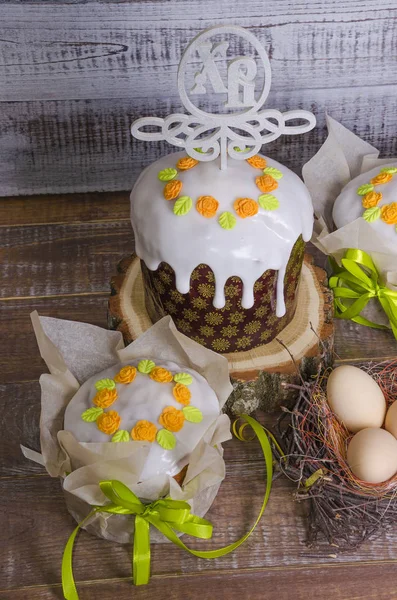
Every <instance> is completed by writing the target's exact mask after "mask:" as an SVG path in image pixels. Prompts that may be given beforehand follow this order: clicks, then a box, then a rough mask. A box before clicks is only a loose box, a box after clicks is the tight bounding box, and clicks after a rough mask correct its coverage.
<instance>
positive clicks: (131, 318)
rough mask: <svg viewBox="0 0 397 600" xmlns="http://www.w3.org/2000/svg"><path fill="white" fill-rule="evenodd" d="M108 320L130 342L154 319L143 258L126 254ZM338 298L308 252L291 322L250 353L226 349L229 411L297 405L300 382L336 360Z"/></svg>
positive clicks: (116, 277)
mask: <svg viewBox="0 0 397 600" xmlns="http://www.w3.org/2000/svg"><path fill="white" fill-rule="evenodd" d="M111 290H112V291H111V296H110V298H109V308H108V325H109V328H110V329H117V330H119V331H121V333H122V334H123V338H124V341H125V343H126V344H129V343H130V342H132V341H133V340H135V339H136V338H137V337H139V335H141V334H142V333H143V332H144V331H146V329H148V328H149V327H150V326H151V325H152V322H151V320H150V318H149V315H148V313H147V310H146V307H145V291H144V286H143V280H142V273H141V267H140V260H139V258H138V257H137V256H136V255H132V256H128V257H126V258H124V259H123V260H122V261H121V262H120V263H119V265H118V274H117V275H116V276H115V277H113V279H112V281H111ZM333 343H334V326H333V297H332V292H331V291H330V290H329V288H328V287H327V276H326V273H325V271H324V270H323V269H320V268H319V267H316V266H315V265H314V264H313V259H312V257H311V256H310V255H308V254H306V255H305V260H304V264H303V269H302V276H301V282H300V286H299V292H298V304H297V309H296V312H295V316H294V318H293V320H292V321H291V323H290V324H289V325H288V326H287V327H286V328H285V329H284V330H283V331H282V332H281V333H280V335H279V336H278V337H277V338H276V339H274V340H273V341H271V342H270V343H268V344H264V345H263V346H260V347H258V348H254V349H252V350H249V351H245V352H233V353H229V354H225V355H224V356H226V358H227V359H228V362H229V371H230V378H231V381H232V384H233V393H232V394H231V396H230V398H229V399H228V401H227V403H226V405H225V410H226V412H228V413H229V414H230V415H232V416H235V415H238V414H241V413H248V414H249V413H252V412H253V411H255V410H257V409H261V410H264V411H265V412H273V411H275V410H277V409H279V408H280V406H288V407H291V406H292V405H293V403H294V400H295V398H296V389H295V388H294V386H295V385H297V384H300V383H301V380H302V378H303V379H304V380H307V379H308V378H310V377H311V376H313V375H315V374H316V373H317V372H318V371H319V370H321V369H326V368H328V367H329V366H331V365H332V362H333Z"/></svg>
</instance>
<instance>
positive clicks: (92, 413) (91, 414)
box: [81, 406, 103, 423]
mask: <svg viewBox="0 0 397 600" xmlns="http://www.w3.org/2000/svg"><path fill="white" fill-rule="evenodd" d="M102 413H103V408H100V407H99V406H93V407H92V408H87V410H85V411H84V412H83V413H82V415H81V418H82V419H83V421H85V422H86V423H94V422H95V421H96V420H97V418H98V417H99V415H101V414H102Z"/></svg>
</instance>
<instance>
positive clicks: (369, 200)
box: [333, 162, 397, 254]
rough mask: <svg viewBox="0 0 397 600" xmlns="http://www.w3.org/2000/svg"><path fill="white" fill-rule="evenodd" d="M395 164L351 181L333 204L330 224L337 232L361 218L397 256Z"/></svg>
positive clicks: (396, 183) (396, 179) (371, 171)
mask: <svg viewBox="0 0 397 600" xmlns="http://www.w3.org/2000/svg"><path fill="white" fill-rule="evenodd" d="M396 196H397V163H396V162H394V163H390V164H384V165H382V166H378V167H375V168H374V169H371V170H370V171H367V172H366V173H362V174H361V175H359V176H358V177H355V178H354V179H352V181H350V182H349V183H348V184H347V185H346V186H345V187H344V188H343V190H342V191H341V193H340V194H339V196H338V198H337V199H336V200H335V204H334V208H333V220H334V222H335V225H336V226H337V227H338V229H339V228H341V227H344V226H345V225H348V224H349V223H351V222H352V221H355V220H356V219H358V218H360V217H362V218H363V219H365V220H366V221H367V222H368V223H370V225H371V227H373V230H374V232H375V233H376V234H377V236H379V237H380V238H381V239H382V242H383V244H384V245H385V246H386V247H387V250H388V251H389V252H391V253H392V254H397V244H396V242H397V229H396V228H397V202H396Z"/></svg>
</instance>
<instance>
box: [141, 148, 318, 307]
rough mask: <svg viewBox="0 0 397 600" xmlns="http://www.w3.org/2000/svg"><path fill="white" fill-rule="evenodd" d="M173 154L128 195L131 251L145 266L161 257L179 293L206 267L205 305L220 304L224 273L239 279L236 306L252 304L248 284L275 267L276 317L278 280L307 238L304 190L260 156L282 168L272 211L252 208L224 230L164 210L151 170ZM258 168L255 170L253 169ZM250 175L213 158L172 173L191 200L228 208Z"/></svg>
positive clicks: (172, 158) (248, 186)
mask: <svg viewBox="0 0 397 600" xmlns="http://www.w3.org/2000/svg"><path fill="white" fill-rule="evenodd" d="M183 156H185V154H184V153H182V152H178V153H174V154H171V155H168V156H166V157H164V158H162V159H160V160H159V161H157V162H156V163H153V165H151V166H150V167H148V168H147V169H145V171H144V172H143V173H142V174H141V176H140V177H139V179H138V181H137V183H136V185H135V187H134V189H133V191H132V193H131V220H132V225H133V228H134V232H135V237H136V252H137V255H138V256H139V257H140V258H141V259H142V260H143V261H144V262H145V264H146V266H147V267H148V268H149V269H150V270H156V269H157V268H158V265H159V264H160V263H161V262H165V263H167V264H169V265H170V266H171V267H172V268H173V270H174V272H175V277H176V287H177V290H178V291H179V292H180V293H182V294H186V293H188V292H189V289H190V277H191V274H192V272H193V271H194V269H195V268H196V267H197V266H198V265H199V264H201V263H204V264H206V265H208V266H209V267H210V268H211V269H212V271H213V273H214V277H215V295H214V299H213V305H214V307H215V308H217V309H219V308H222V307H223V306H224V305H225V292H224V286H225V284H226V281H227V280H228V278H229V277H232V276H237V277H240V279H241V280H242V284H243V293H242V299H241V303H242V307H243V308H244V309H248V308H251V307H252V305H253V304H254V284H255V282H256V281H257V279H259V278H260V277H261V276H262V275H263V273H264V272H265V271H267V270H268V269H273V270H276V271H278V274H277V283H276V298H277V304H276V315H277V317H282V316H283V315H284V314H285V301H284V277H285V272H286V267H287V264H288V261H289V258H290V255H291V251H292V248H293V246H294V244H295V242H296V241H297V239H298V238H299V236H300V235H302V237H303V239H304V241H309V239H310V237H311V233H312V228H313V208H312V204H311V199H310V196H309V192H308V190H307V188H306V187H305V185H304V184H303V182H302V181H301V180H300V179H299V177H298V176H297V175H295V174H294V173H293V172H292V171H290V170H289V169H287V168H286V167H284V166H283V165H280V164H279V163H277V162H276V161H273V160H272V159H269V158H267V159H266V160H267V164H268V166H271V167H275V168H278V169H279V170H281V171H282V172H283V178H282V179H281V180H280V181H279V187H278V189H277V191H276V192H275V194H277V198H278V200H279V202H280V206H279V207H278V209H277V214H276V211H272V212H270V211H265V210H263V209H260V210H259V212H258V214H256V215H255V216H254V217H252V218H248V219H239V218H238V219H237V224H236V226H235V228H234V229H233V230H224V229H222V228H221V227H220V225H219V223H217V221H216V220H215V219H203V217H202V216H201V215H200V214H199V213H198V212H197V211H191V212H190V213H189V214H187V215H185V216H183V217H176V216H175V215H174V214H173V212H172V204H173V203H172V202H167V201H164V198H163V194H162V187H163V186H162V183H161V182H160V181H159V180H158V178H157V173H158V172H159V171H160V170H162V169H164V168H169V167H173V166H174V165H175V164H176V161H177V160H178V158H180V157H183ZM258 173H260V171H258ZM256 175H257V172H255V171H254V170H253V169H252V167H251V166H250V165H248V164H247V163H246V162H245V161H235V160H232V159H229V164H228V169H227V170H226V171H221V170H220V169H219V165H218V161H211V162H209V163H200V164H199V165H197V167H196V168H195V169H192V170H191V171H186V172H183V173H180V174H179V177H180V179H181V180H182V181H183V189H184V193H186V194H188V195H189V196H191V197H192V198H193V201H194V202H195V200H196V199H197V198H198V197H199V196H201V195H210V196H213V197H215V198H216V199H217V200H218V201H219V204H220V206H219V211H231V212H233V202H234V200H235V198H236V197H240V196H241V197H252V198H257V197H258V196H259V195H260V193H261V192H260V191H259V190H258V188H257V187H256V185H255V177H256Z"/></svg>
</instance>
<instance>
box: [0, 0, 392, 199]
mask: <svg viewBox="0 0 397 600" xmlns="http://www.w3.org/2000/svg"><path fill="white" fill-rule="evenodd" d="M0 5H1V17H0V21H1V22H0V194H1V195H11V194H30V193H54V192H76V191H88V190H117V189H128V188H129V187H131V185H132V184H133V182H134V180H135V178H136V176H137V174H138V173H139V171H140V170H141V169H142V167H143V166H145V165H146V164H148V163H149V162H151V161H152V160H154V159H156V158H157V157H158V156H159V155H160V154H161V153H164V151H165V148H166V146H165V145H161V144H144V143H142V142H133V141H132V140H131V137H130V134H129V126H130V124H131V122H132V121H133V120H134V119H135V118H137V117H139V116H142V115H149V114H157V115H159V116H164V115H166V114H169V113H170V112H171V111H180V109H181V106H180V103H179V99H178V97H177V95H176V70H177V65H178V62H179V59H180V55H181V51H182V49H183V48H184V47H185V46H186V44H187V43H188V41H189V40H190V39H191V38H192V37H194V35H196V33H197V32H198V31H200V30H202V29H204V28H205V27H208V26H210V25H215V24H220V23H237V24H239V25H243V26H245V27H247V28H249V29H250V30H251V31H252V32H253V33H254V34H255V35H256V36H257V37H258V38H259V40H260V41H261V42H262V43H263V45H264V47H265V48H266V50H267V52H268V54H269V56H270V59H271V65H272V69H273V85H272V90H273V91H272V93H271V94H270V97H269V100H268V103H267V105H268V106H269V107H277V108H280V109H281V110H286V109H290V108H295V107H301V108H306V109H311V110H313V111H314V112H315V113H316V114H317V116H318V120H319V127H318V129H317V130H316V131H315V132H312V133H311V134H308V135H306V136H305V137H304V138H291V139H286V138H284V139H281V140H278V141H277V142H275V143H273V144H272V145H271V146H269V147H268V148H267V150H266V152H268V153H270V154H272V155H273V156H274V157H275V158H277V159H279V160H281V161H282V162H285V163H286V164H287V165H288V166H290V167H292V168H294V169H295V170H300V168H301V166H302V164H303V162H304V161H305V160H307V159H308V158H310V156H312V155H313V154H314V153H315V152H316V150H317V149H318V147H319V145H320V144H321V143H322V141H323V140H324V138H325V135H326V132H325V128H324V111H325V110H327V111H328V112H329V113H330V114H331V115H332V116H333V117H334V118H336V119H338V120H340V121H341V122H342V123H343V124H344V125H346V126H347V127H349V128H351V129H353V130H354V131H355V132H356V133H358V134H359V135H362V136H363V137H364V138H365V139H367V140H368V141H369V142H371V143H373V144H374V145H376V146H378V147H379V148H380V149H381V150H382V152H383V153H384V154H385V155H386V154H393V153H395V152H396V148H395V132H396V126H397V111H396V97H397V61H396V60H395V58H396V57H395V55H396V47H397V44H396V42H397V29H396V20H397V2H396V1H395V0H389V1H387V0H385V1H382V3H375V2H373V0H356V1H354V0H320V1H315V2H314V1H308V0H306V1H305V2H294V1H293V0H277V2H274V1H272V2H270V0H234V1H232V2H231V1H230V0H219V1H217V2H214V1H213V0H200V1H197V0H172V1H168V0H157V1H154V0H153V1H143V2H128V3H124V2H120V3H117V2H101V3H96V2H87V3H59V2H54V1H52V2H46V3H29V4H21V3H15V2H7V3H3V4H2V3H1V2H0Z"/></svg>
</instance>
